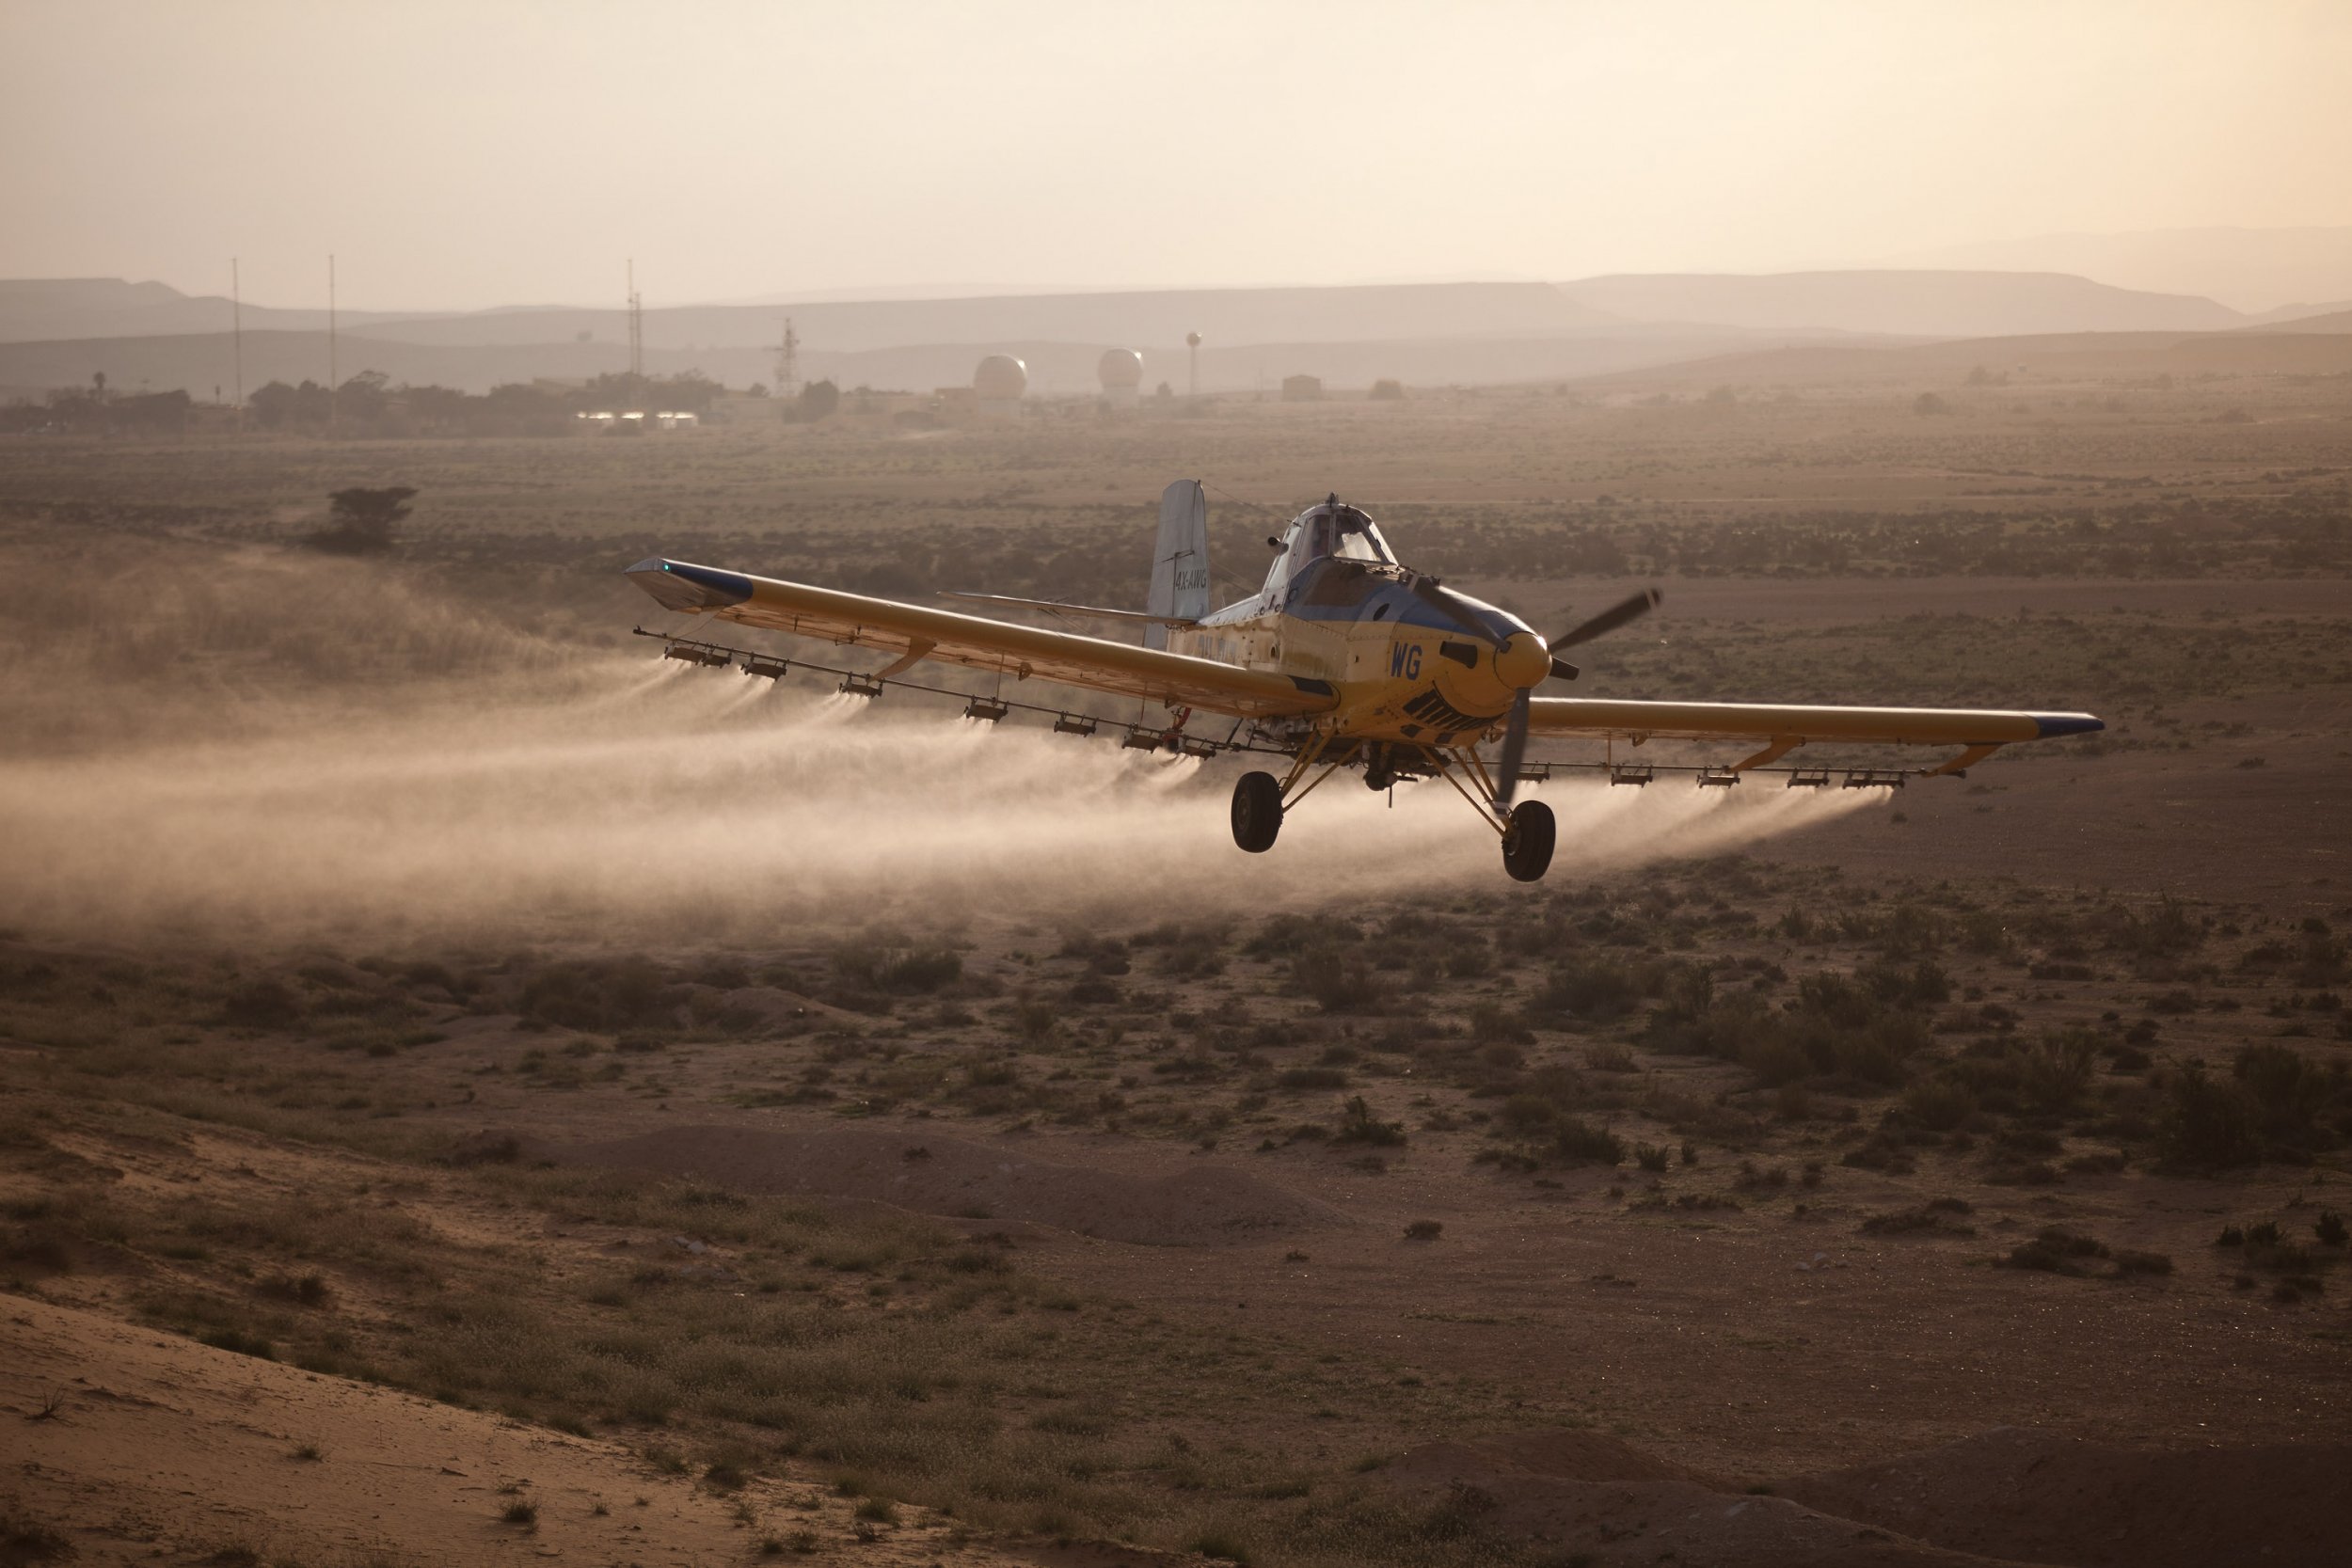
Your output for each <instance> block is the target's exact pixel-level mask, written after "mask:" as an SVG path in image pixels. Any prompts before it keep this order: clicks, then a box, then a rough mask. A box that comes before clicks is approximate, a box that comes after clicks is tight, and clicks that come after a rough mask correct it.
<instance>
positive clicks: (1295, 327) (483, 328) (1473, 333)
mask: <svg viewBox="0 0 2352 1568" xmlns="http://www.w3.org/2000/svg"><path fill="white" fill-rule="evenodd" d="M787 314H789V315H790V316H792V318H793V320H794V323H795V325H796V327H797V328H798V330H799V332H800V335H801V339H802V341H803V342H804V343H805V344H807V345H808V346H809V347H810V348H811V349H823V350H828V351H832V352H835V353H866V352H871V351H875V350H880V349H889V348H898V347H905V346H909V345H914V344H942V343H966V342H968V343H980V342H1003V341H1040V342H1065V343H1073V344H1094V345H1098V346H1099V345H1103V344H1120V345H1125V346H1131V347H1158V348H1168V347H1172V346H1174V345H1177V344H1180V343H1181V342H1182V341H1184V334H1185V333H1187V332H1194V331H1197V332H1200V334H1202V336H1203V337H1204V338H1205V339H1206V340H1207V341H1208V342H1210V343H1211V344H1214V345H1216V347H1219V348H1232V347H1236V346H1242V345H1248V344H1259V343H1298V342H1331V343H1341V342H1391V341H1400V340H1432V339H1448V338H1466V339H1476V338H1510V337H1520V338H1524V337H1542V338H1549V337H1559V336H1568V335H1575V334H1579V333H1599V334H1611V333H1617V332H1622V331H1623V330H1624V329H1625V328H1626V327H1628V326H1629V325H1635V326H1640V325H1661V324H1677V325H1696V326H1707V327H1733V328H1740V329H1745V330H1750V331H1774V332H1784V331H1785V332H1793V333H1806V334H1818V333H1836V332H1845V333H1869V334H1874V335H1895V336H1905V337H1945V338H1956V337H1984V336H1994V335H2016V334H2023V333H2038V332H2078V331H2217V330H2226V329H2228V328H2231V327H2237V326H2246V325H2252V324H2253V322H2254V321H2255V320H2256V318H2252V317H2248V316H2245V315H2242V314H2240V313H2239V312H2237V311H2234V310H2232V309H2229V308H2228V307H2226V306H2222V305H2217V304H2216V303H2215V302H2214V301H2212V300H2209V299H2202V298H2199V297H2196V296H2193V295H2179V294H2155V293H2140V292H2136V291H2133V290H2128V289H2117V288H2112V287H2110V286H2108V285H2106V284H2103V283H2095V282H2092V281H2090V279H2088V278H2083V277H2071V276H2068V275H2065V274H2058V273H1994V272H1881V271H1851V272H1802V273H1783V274H1776V275H1741V274H1629V275H1621V276H1615V277H1588V278H1584V279H1581V280H1580V281H1576V282H1572V283H1561V284H1551V283H1540V282H1486V283H1479V282H1471V283H1411V284H1370V285H1352V286H1344V287H1328V288H1279V289H1273V288H1261V289H1175V290H1150V291H1134V292H1127V293H1062V294H1035V293H1030V294H1008V295H981V296H974V297H968V298H956V299H888V300H864V301H824V302H818V303H813V304H803V305H759V306H746V305H687V306H675V307H662V308H655V309H648V310H647V311H646V312H645V332H646V341H647V342H648V343H649V344H651V343H659V344H660V345H662V346H664V347H673V348H682V349H688V350H694V349H730V348H742V349H751V348H760V347H765V346H767V345H769V344H771V343H773V342H774V341H776V338H777V337H778V336H779V334H780V332H781V328H782V322H783V318H784V317H785V316H786V315H787ZM229 318H230V307H229V302H228V301H227V300H226V299H222V298H219V297H216V296H205V297H199V296H191V295H188V294H183V293H180V292H179V291H178V290H176V289H172V288H169V287H168V286H167V285H165V284H161V283H130V282H125V281H123V280H121V279H119V278H60V279H34V280H24V281H16V282H0V341H11V342H28V341H59V340H67V339H93V338H128V337H141V338H148V337H166V336H170V335H172V334H175V333H209V332H220V331H224V330H226V329H227V328H228V326H229V325H230V320H229ZM245 325H246V329H247V330H248V331H259V330H293V331H311V330H318V329H322V328H324V327H325V326H326V312H325V311H324V310H288V309H279V308H277V307H271V306H262V305H247V306H246V307H245ZM342 325H343V327H344V328H345V329H346V330H348V331H350V332H352V333H354V334H357V335H363V336H367V337H371V338H378V339H382V340H384V341H390V342H404V343H414V344H418V345H430V346H436V347H444V348H459V347H487V346H493V345H501V346H505V345H516V344H527V343H538V344H557V343H580V342H608V343H609V342H617V341H621V340H622V339H623V338H624V337H625V336H626V331H627V328H626V317H625V314H624V312H623V311H622V310H620V309H617V308H614V309H596V308H582V307H564V306H555V307H544V308H539V307H532V308H522V309H497V310H481V311H471V312H466V313H460V314H452V313H447V312H442V313H428V312H421V311H358V310H350V311H345V312H343V313H342Z"/></svg>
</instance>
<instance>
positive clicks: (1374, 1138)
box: [1338, 1094, 1405, 1148]
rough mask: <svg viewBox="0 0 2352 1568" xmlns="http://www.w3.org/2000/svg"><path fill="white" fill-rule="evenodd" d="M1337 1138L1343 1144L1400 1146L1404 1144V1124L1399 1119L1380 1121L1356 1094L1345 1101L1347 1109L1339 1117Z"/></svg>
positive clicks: (1384, 1146)
mask: <svg viewBox="0 0 2352 1568" xmlns="http://www.w3.org/2000/svg"><path fill="white" fill-rule="evenodd" d="M1338 1140H1339V1141H1340V1142H1341V1143H1343V1144H1371V1145H1372V1146H1374V1147H1375V1148H1403V1147H1404V1145H1405V1124H1404V1123H1403V1122H1401V1121H1381V1120H1379V1119H1377V1118H1375V1117H1374V1116H1373V1114H1372V1107H1371V1106H1370V1105H1367V1104H1366V1103H1364V1097H1363V1096H1362V1095H1360V1094H1359V1095H1357V1096H1355V1097H1354V1098H1353V1099H1351V1100H1349V1101H1348V1102H1347V1111H1346V1114H1345V1115H1344V1116H1343V1117H1341V1118H1340V1130H1339V1133H1338Z"/></svg>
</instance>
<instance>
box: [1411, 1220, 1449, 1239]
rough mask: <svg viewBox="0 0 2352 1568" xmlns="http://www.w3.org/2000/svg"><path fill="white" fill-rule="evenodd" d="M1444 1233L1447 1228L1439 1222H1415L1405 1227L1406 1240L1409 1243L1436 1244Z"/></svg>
mask: <svg viewBox="0 0 2352 1568" xmlns="http://www.w3.org/2000/svg"><path fill="white" fill-rule="evenodd" d="M1444 1232H1445V1226H1444V1225H1443V1224H1442V1223H1440V1222H1439V1221H1437V1220H1415V1221H1413V1223H1412V1224H1410V1225H1408V1226H1406V1227H1405V1239H1406V1241H1408V1242H1434V1241H1436V1240H1437V1239H1438V1237H1439V1236H1440V1235H1442V1234H1444Z"/></svg>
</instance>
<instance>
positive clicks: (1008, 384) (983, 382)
mask: <svg viewBox="0 0 2352 1568" xmlns="http://www.w3.org/2000/svg"><path fill="white" fill-rule="evenodd" d="M1028 389H1029V367H1028V366H1026V365H1024V364H1023V363H1022V362H1021V361H1020V360H1018V359H1015V358H1014V357H1013V356H1011V355H1009V354H992V355H990V356H988V357H987V358H985V359H983V360H981V361H980V368H979V369H978V370H976V371H974V372H972V399H973V401H974V402H975V403H976V404H978V405H979V412H980V414H981V416H982V417H983V418H987V419H999V420H1009V419H1010V418H1012V417H1013V416H1014V415H1015V414H1017V413H1019V412H1020V411H1021V394H1022V393H1024V392H1025V391H1027V390H1028Z"/></svg>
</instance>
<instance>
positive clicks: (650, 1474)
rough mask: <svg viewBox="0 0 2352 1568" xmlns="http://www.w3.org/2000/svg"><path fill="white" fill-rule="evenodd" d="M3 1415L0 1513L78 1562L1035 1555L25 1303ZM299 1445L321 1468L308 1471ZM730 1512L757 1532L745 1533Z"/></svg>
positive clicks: (14, 1306) (7, 1332) (14, 1318)
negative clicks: (528, 1507)
mask: <svg viewBox="0 0 2352 1568" xmlns="http://www.w3.org/2000/svg"><path fill="white" fill-rule="evenodd" d="M53 1394H61V1395H62V1397H63V1402H62V1404H61V1405H60V1406H59V1408H58V1411H57V1414H56V1417H55V1418H50V1419H43V1420H36V1419H31V1417H32V1416H35V1415H37V1414H38V1412H39V1411H40V1408H41V1407H42V1405H43V1403H44V1402H46V1401H47V1400H48V1399H49V1398H50V1397H51V1396H52V1395H53ZM0 1404H5V1405H6V1406H7V1407H8V1410H9V1412H10V1414H8V1416H7V1417H6V1418H5V1420H0V1463H5V1466H6V1474H7V1479H6V1480H5V1481H0V1500H6V1499H8V1498H10V1497H13V1499H14V1502H15V1504H16V1511H17V1513H19V1515H20V1516H21V1517H28V1518H30V1519H33V1520H36V1521H40V1522H42V1523H44V1524H46V1525H48V1526H50V1527H51V1528H57V1529H60V1530H62V1531H63V1532H64V1533H65V1534H66V1536H67V1537H68V1539H69V1540H71V1542H72V1544H73V1545H74V1546H75V1547H77V1548H78V1549H79V1554H80V1555H79V1557H78V1559H77V1560H78V1561H82V1562H92V1563H107V1562H132V1561H137V1562H146V1563H151V1562H157V1561H161V1562H190V1561H202V1560H208V1559H210V1560H220V1561H230V1560H240V1559H239V1558H238V1552H239V1550H240V1549H242V1550H243V1551H247V1552H252V1553H254V1554H257V1556H258V1558H259V1559H262V1560H270V1561H273V1562H275V1561H278V1560H290V1561H295V1562H300V1563H305V1564H314V1563H330V1564H334V1563H353V1564H358V1563H368V1564H373V1563H388V1564H389V1563H403V1564H405V1563H420V1564H421V1563H468V1562H493V1561H495V1562H521V1561H527V1560H532V1559H546V1560H549V1561H553V1562H579V1563H598V1564H608V1563H609V1564H616V1565H617V1564H643V1565H644V1568H656V1565H659V1564H706V1563H716V1562H728V1561H748V1560H754V1559H755V1557H757V1555H758V1554H759V1550H760V1545H761V1543H762V1541H763V1539H765V1538H766V1537H770V1536H773V1537H776V1538H778V1539H779V1540H783V1539H787V1538H789V1537H790V1536H792V1535H793V1533H794V1532H796V1531H799V1530H803V1529H805V1530H811V1531H814V1532H815V1535H816V1536H817V1538H818V1543H819V1544H818V1550H817V1553H816V1554H815V1556H814V1558H813V1560H819V1561H821V1560H831V1559H834V1557H836V1556H837V1555H838V1554H839V1553H841V1552H844V1551H854V1553H855V1556H856V1560H858V1561H859V1562H862V1563H874V1564H899V1563H931V1562H948V1563H955V1564H972V1565H976V1568H977V1565H981V1564H989V1563H1006V1562H1018V1561H1025V1560H1026V1559H1023V1558H1018V1557H1008V1556H1006V1555H1005V1554H1004V1553H1002V1552H1000V1551H997V1550H993V1549H990V1548H986V1547H981V1546H977V1545H971V1544H957V1542H956V1540H955V1539H954V1537H953V1536H952V1534H951V1532H950V1527H948V1526H947V1525H946V1523H945V1522H944V1521H939V1520H935V1519H929V1518H922V1517H918V1516H917V1515H916V1514H915V1513H914V1511H913V1510H908V1511H906V1513H905V1518H906V1521H907V1522H906V1523H904V1524H902V1525H899V1526H898V1527H895V1528H882V1530H881V1532H880V1536H881V1538H880V1539H879V1540H876V1541H873V1542H870V1543H861V1542H858V1541H856V1540H855V1538H854V1537H853V1535H852V1533H851V1531H852V1528H853V1525H852V1520H851V1518H850V1506H851V1504H850V1500H849V1499H846V1498H841V1497H833V1496H831V1495H829V1494H827V1493H826V1492H824V1491H823V1490H822V1489H820V1488H818V1486H816V1485H814V1484H811V1483H795V1482H774V1481H752V1482H750V1483H749V1484H748V1485H747V1486H745V1487H744V1488H743V1490H742V1491H741V1492H739V1493H737V1494H731V1495H722V1494H719V1493H715V1492H713V1491H711V1490H709V1489H707V1487H704V1486H702V1485H700V1484H698V1483H696V1482H695V1481H691V1480H690V1479H689V1478H686V1477H681V1476H670V1475H663V1474H660V1473H659V1472H658V1471H656V1470H654V1469H653V1468H652V1467H651V1466H649V1465H647V1464H646V1463H645V1462H644V1460H643V1459H642V1458H640V1457H639V1456H638V1455H636V1454H634V1453H631V1452H630V1451H628V1449H624V1448H622V1447H621V1446H620V1445H618V1444H615V1443H609V1442H601V1441H596V1440H594V1439H587V1438H579V1437H571V1436H566V1435H564V1433H557V1432H550V1431H548V1430H547V1429H546V1428H544V1427H535V1426H524V1425H521V1424H518V1423H516V1422H513V1421H509V1420H505V1419H502V1418H499V1417H496V1416H491V1415H485V1414H482V1413H478V1412H474V1411H468V1410H459V1409H453V1408H452V1407H450V1406H447V1405H442V1404H436V1403H434V1402H431V1401H429V1400H423V1399H419V1398H417V1397H415V1396H413V1395H409V1394H403V1393H396V1392H393V1391H391V1390H389V1389H385V1388H377V1387H372V1386H367V1385H364V1384H358V1383H353V1382H349V1381H346V1380H343V1379H340V1378H331V1377H322V1376H318V1375H316V1374H313V1373H310V1372H305V1371H301V1370H296V1369H294V1368H292V1367H286V1366H280V1365H278V1363H276V1362H270V1361H260V1360H256V1359H254V1358H252V1357H250V1356H245V1355H237V1354H231V1353H230V1352H227V1351H221V1350H215V1349H212V1348H210V1347H208V1346H205V1345H201V1344H198V1343H196V1342H194V1341H192V1340H188V1339H183V1338H178V1337H176V1336H167V1335H163V1334H158V1333H155V1332H153V1331H151V1330H147V1329H142V1328H138V1327H135V1326H134V1325H131V1324H127V1323H121V1322H119V1321H117V1320H114V1319H111V1318H106V1317H101V1316H98V1315H96V1314H94V1313H90V1312H85V1311H80V1310H77V1309H74V1308H71V1307H59V1306H56V1305H52V1304H50V1303H46V1302H42V1301H39V1300H35V1299H31V1298H28V1297H24V1296H16V1297H11V1298H10V1299H9V1301H8V1305H7V1314H6V1317H5V1319H4V1320H0ZM305 1445H315V1446H316V1447H317V1449H318V1450H319V1451H320V1454H321V1457H320V1458H319V1459H317V1460H315V1461H312V1460H308V1459H303V1458H299V1457H296V1453H297V1450H298V1449H301V1448H303V1447H304V1446H305ZM510 1487H511V1488H513V1489H514V1490H513V1491H511V1492H510V1491H508V1490H505V1489H507V1488H510ZM738 1499H740V1501H741V1502H742V1503H743V1504H746V1505H748V1507H749V1509H750V1511H751V1512H752V1513H753V1514H754V1515H755V1517H756V1520H757V1524H756V1526H755V1527H754V1526H747V1525H746V1524H744V1523H742V1522H741V1521H740V1520H739V1517H738V1513H739V1508H738ZM518 1500H527V1501H529V1502H531V1503H532V1504H533V1505H535V1507H536V1508H537V1511H538V1517H537V1521H536V1523H535V1525H533V1526H532V1527H529V1528H525V1527H522V1526H517V1525H511V1524H507V1523H504V1522H503V1521H502V1520H501V1514H502V1513H504V1511H505V1510H506V1509H507V1508H508V1507H509V1506H510V1505H512V1504H514V1503H515V1502H516V1501H518ZM224 1554H225V1555H224ZM796 1557H797V1554H796ZM797 1560H811V1559H808V1558H798V1559H797Z"/></svg>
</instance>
